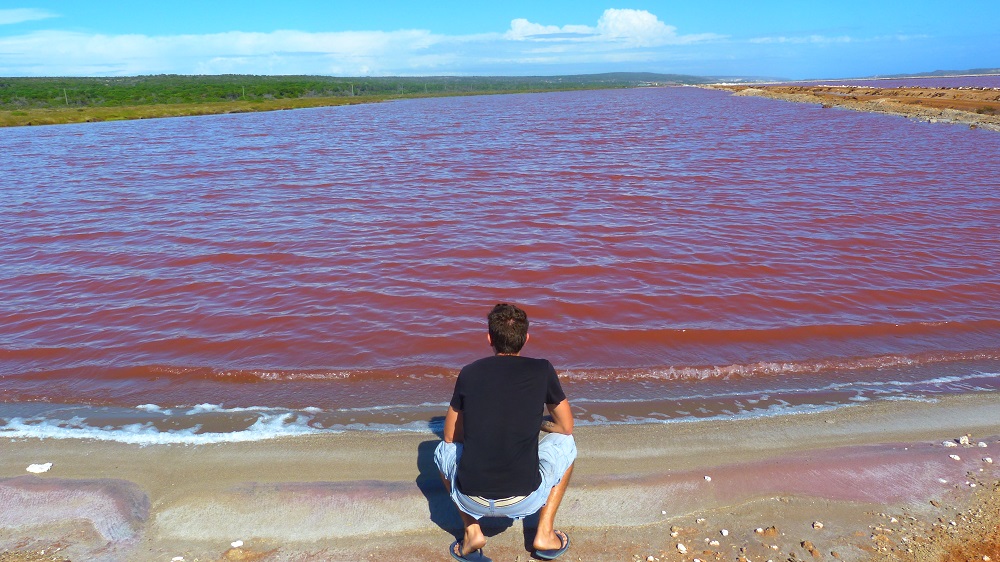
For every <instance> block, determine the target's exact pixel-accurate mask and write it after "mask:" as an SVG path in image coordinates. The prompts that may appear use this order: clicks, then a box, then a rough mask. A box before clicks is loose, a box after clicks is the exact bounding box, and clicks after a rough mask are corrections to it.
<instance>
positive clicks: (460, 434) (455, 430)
mask: <svg viewBox="0 0 1000 562" xmlns="http://www.w3.org/2000/svg"><path fill="white" fill-rule="evenodd" d="M464 438H465V432H464V431H463V430H462V412H459V411H458V410H456V409H454V408H452V407H451V406H448V413H446V414H445V415H444V440H445V442H446V443H461V442H462V440H463V439H464Z"/></svg>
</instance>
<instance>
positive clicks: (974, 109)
mask: <svg viewBox="0 0 1000 562" xmlns="http://www.w3.org/2000/svg"><path fill="white" fill-rule="evenodd" d="M709 87H710V88H713V89H719V90H728V91H731V92H735V94H736V95H739V96H757V97H765V98H772V99H780V100H786V101H795V102H802V103H818V104H822V105H823V107H843V108H846V109H852V110H855V111H866V112H871V113H887V114H890V115H900V116H903V117H909V118H912V119H917V120H920V121H927V122H931V123H938V122H940V123H960V124H964V125H969V126H970V127H973V128H976V127H981V128H984V129H989V130H993V131H1000V92H998V91H997V90H996V89H993V88H915V87H908V88H892V87H887V88H875V87H864V86H765V85H754V86H747V85H714V86H709Z"/></svg>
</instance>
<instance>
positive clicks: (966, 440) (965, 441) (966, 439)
mask: <svg viewBox="0 0 1000 562" xmlns="http://www.w3.org/2000/svg"><path fill="white" fill-rule="evenodd" d="M958 444H959V445H968V444H969V436H968V435H963V436H961V437H959V438H958Z"/></svg>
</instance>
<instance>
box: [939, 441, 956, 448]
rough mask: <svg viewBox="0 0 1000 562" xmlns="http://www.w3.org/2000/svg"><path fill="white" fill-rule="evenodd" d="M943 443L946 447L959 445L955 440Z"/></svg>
mask: <svg viewBox="0 0 1000 562" xmlns="http://www.w3.org/2000/svg"><path fill="white" fill-rule="evenodd" d="M941 444H942V445H944V446H945V447H958V443H955V442H954V441H945V442H944V443H941Z"/></svg>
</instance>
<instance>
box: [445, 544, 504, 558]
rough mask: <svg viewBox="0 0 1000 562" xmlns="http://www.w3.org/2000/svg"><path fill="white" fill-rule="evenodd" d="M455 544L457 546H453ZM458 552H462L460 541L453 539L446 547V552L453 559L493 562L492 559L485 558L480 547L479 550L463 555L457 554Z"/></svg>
mask: <svg viewBox="0 0 1000 562" xmlns="http://www.w3.org/2000/svg"><path fill="white" fill-rule="evenodd" d="M456 546H457V547H458V548H455V547H456ZM459 552H462V543H461V542H460V541H455V542H453V543H451V546H449V547H448V554H450V555H451V557H452V558H454V559H455V560H458V562H493V560H492V559H490V558H487V557H486V555H485V554H483V549H481V548H480V549H479V550H475V551H472V552H470V553H468V554H466V555H465V556H462V555H461V554H458V553H459Z"/></svg>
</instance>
